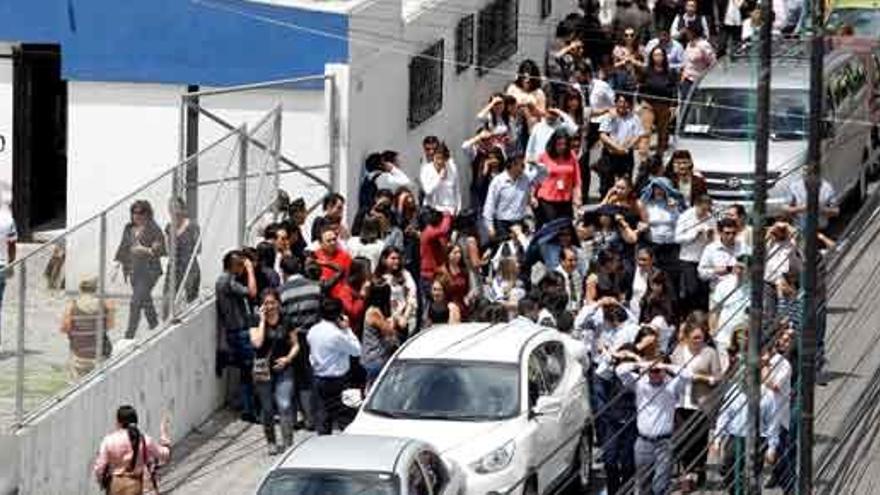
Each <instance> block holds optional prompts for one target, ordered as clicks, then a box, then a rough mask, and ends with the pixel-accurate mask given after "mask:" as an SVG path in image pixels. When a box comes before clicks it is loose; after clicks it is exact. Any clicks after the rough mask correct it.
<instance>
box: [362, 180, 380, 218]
mask: <svg viewBox="0 0 880 495" xmlns="http://www.w3.org/2000/svg"><path fill="white" fill-rule="evenodd" d="M381 173H382V172H370V173H368V174H367V175H365V176H364V179H363V180H362V181H361V187H360V189H359V190H358V209H359V210H362V209H366V208H370V207H372V206H373V202H374V201H375V200H376V193H377V192H379V188H378V187H376V179H377V178H378V177H379V175H380V174H381Z"/></svg>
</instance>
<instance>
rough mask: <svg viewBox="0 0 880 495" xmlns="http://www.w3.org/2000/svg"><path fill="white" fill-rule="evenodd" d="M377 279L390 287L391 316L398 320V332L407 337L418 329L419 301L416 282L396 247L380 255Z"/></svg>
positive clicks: (384, 250) (390, 247)
mask: <svg viewBox="0 0 880 495" xmlns="http://www.w3.org/2000/svg"><path fill="white" fill-rule="evenodd" d="M375 277H376V279H378V280H382V281H383V282H384V283H385V284H387V285H388V287H389V291H390V296H389V298H390V305H391V314H392V315H394V316H395V317H396V318H397V320H398V324H397V327H398V330H400V332H401V334H402V335H403V336H404V338H405V337H406V335H407V333H408V332H413V331H415V329H416V319H417V317H418V310H419V302H418V301H419V299H418V289H417V286H416V281H415V279H414V278H413V276H412V274H411V273H410V272H409V270H407V269H405V268H404V267H403V253H402V252H401V251H400V249H398V248H396V247H394V246H387V247H386V248H385V249H383V250H382V254H381V255H379V264H378V266H376V272H375Z"/></svg>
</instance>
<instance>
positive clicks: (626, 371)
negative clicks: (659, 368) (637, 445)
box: [617, 363, 692, 438]
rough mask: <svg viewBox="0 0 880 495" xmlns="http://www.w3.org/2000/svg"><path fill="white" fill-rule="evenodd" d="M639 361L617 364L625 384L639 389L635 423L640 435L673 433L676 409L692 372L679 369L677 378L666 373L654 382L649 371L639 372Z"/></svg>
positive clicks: (663, 435)
mask: <svg viewBox="0 0 880 495" xmlns="http://www.w3.org/2000/svg"><path fill="white" fill-rule="evenodd" d="M637 366H638V365H637V364H636V363H624V364H621V365H620V366H618V367H617V376H618V377H619V378H620V381H621V382H623V385H624V386H625V387H629V388H631V389H633V390H635V392H636V410H637V411H638V414H637V416H636V426H637V427H638V430H639V435H641V436H643V437H648V438H657V437H665V436H670V435H672V430H673V427H674V425H675V408H676V407H678V403H679V402H680V401H681V396H682V394H683V393H684V390H685V385H687V383H688V382H689V381H690V380H691V378H692V375H691V372H690V371H688V370H687V369H679V370H677V371H676V374H675V376H674V377H670V376H668V375H667V376H664V377H663V382H662V383H660V384H658V385H654V384H653V383H651V378H650V377H649V376H648V373H647V372H645V373H643V374H641V376H640V374H639V372H638V367H637Z"/></svg>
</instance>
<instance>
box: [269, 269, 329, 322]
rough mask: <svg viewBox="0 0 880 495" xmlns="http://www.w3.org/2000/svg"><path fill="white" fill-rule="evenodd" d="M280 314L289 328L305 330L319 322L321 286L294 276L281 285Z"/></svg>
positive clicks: (297, 275)
mask: <svg viewBox="0 0 880 495" xmlns="http://www.w3.org/2000/svg"><path fill="white" fill-rule="evenodd" d="M279 292H280V293H281V314H282V315H283V317H284V319H285V321H286V323H287V324H288V325H289V326H290V328H294V329H298V330H307V329H308V328H310V327H311V326H312V325H314V324H316V323H318V321H319V320H320V314H319V312H320V310H321V299H322V296H321V284H320V283H318V282H316V281H314V280H310V279H308V278H306V277H304V276H302V275H300V274H296V275H294V276H292V277H291V278H290V279H288V280H287V281H286V282H284V283H283V284H281V288H280V291H279Z"/></svg>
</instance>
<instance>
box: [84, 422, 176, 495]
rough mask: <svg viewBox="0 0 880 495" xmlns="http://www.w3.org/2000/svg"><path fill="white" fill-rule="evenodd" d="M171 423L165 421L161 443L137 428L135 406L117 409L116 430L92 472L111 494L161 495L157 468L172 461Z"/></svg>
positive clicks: (101, 448)
mask: <svg viewBox="0 0 880 495" xmlns="http://www.w3.org/2000/svg"><path fill="white" fill-rule="evenodd" d="M169 427H170V424H169V421H168V418H167V417H164V418H163V419H162V426H161V427H160V434H159V442H156V441H155V440H153V439H152V438H150V437H149V436H147V435H144V434H143V433H141V431H140V430H139V429H138V416H137V411H135V409H134V407H132V406H128V405H126V406H121V407H120V408H119V409H117V410H116V431H114V432H113V433H110V434H108V435H107V436H105V437H104V439H103V440H101V447H100V448H99V449H98V457H97V459H95V465H94V468H93V472H94V473H95V477H96V478H97V480H98V483H99V484H100V485H101V488H102V489H103V490H104V491H105V492H106V493H107V494H109V495H141V494H142V493H144V491H145V488H152V490H155V492H156V493H158V486H157V485H156V478H155V475H154V469H155V467H156V466H157V465H160V464H165V463H166V462H168V460H169V459H170V458H171V436H170V435H169V433H168V430H169Z"/></svg>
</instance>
